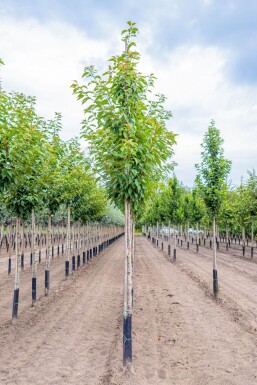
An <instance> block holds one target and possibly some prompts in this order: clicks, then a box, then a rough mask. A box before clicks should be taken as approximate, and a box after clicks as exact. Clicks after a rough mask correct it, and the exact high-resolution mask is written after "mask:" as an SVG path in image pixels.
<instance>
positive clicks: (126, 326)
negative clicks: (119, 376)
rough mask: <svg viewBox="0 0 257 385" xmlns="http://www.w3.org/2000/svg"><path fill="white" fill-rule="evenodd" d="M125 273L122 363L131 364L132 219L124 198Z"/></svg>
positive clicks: (128, 203)
mask: <svg viewBox="0 0 257 385" xmlns="http://www.w3.org/2000/svg"><path fill="white" fill-rule="evenodd" d="M125 221H126V226H125V250H126V256H125V274H124V285H125V287H124V309H123V364H124V366H125V367H126V368H130V367H131V365H132V312H133V309H132V304H133V300H132V296H133V293H132V290H133V286H132V223H131V222H132V221H131V206H130V202H129V201H127V200H125Z"/></svg>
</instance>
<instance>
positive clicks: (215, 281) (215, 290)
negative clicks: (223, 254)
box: [212, 218, 219, 297]
mask: <svg viewBox="0 0 257 385" xmlns="http://www.w3.org/2000/svg"><path fill="white" fill-rule="evenodd" d="M215 222H216V221H215V218H213V222H212V231H213V233H212V250H213V257H212V258H213V259H212V261H213V294H214V296H215V297H217V295H218V292H219V286H218V271H217V249H216V224H215Z"/></svg>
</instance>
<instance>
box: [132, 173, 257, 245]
mask: <svg viewBox="0 0 257 385" xmlns="http://www.w3.org/2000/svg"><path fill="white" fill-rule="evenodd" d="M248 175H249V177H248V178H247V179H246V180H245V181H242V183H241V184H240V185H239V186H233V185H231V184H229V185H227V187H226V189H225V192H224V197H223V199H222V202H221V207H220V212H219V215H218V217H217V228H218V231H219V232H220V233H222V234H226V232H227V233H229V234H234V235H238V236H240V237H241V238H242V239H243V240H244V239H245V237H246V236H248V237H250V238H252V239H254V236H255V234H256V233H257V223H256V219H257V175H256V173H255V171H254V170H253V171H249V172H248ZM169 221H170V222H171V224H172V225H175V226H177V227H178V229H179V230H180V232H181V228H183V231H182V232H183V233H184V232H187V227H190V228H194V229H196V228H197V224H198V226H199V228H200V227H201V229H203V230H204V229H205V230H206V234H207V233H210V230H211V216H210V214H209V212H208V211H207V209H206V205H205V202H204V199H203V196H202V194H201V191H200V190H199V188H198V186H197V185H195V186H194V187H193V188H189V187H187V186H184V185H183V183H182V182H180V181H179V179H178V178H177V177H176V175H173V176H172V177H171V178H169V179H168V180H167V183H160V184H158V185H157V186H156V189H155V190H154V192H152V194H151V195H150V197H149V198H148V199H147V201H146V203H145V205H144V207H143V208H142V210H141V212H140V213H139V216H138V222H137V224H138V226H140V225H143V224H149V225H150V224H156V223H157V222H158V223H160V224H161V223H165V224H167V223H168V222H169Z"/></svg>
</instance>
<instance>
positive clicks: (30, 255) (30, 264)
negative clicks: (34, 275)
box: [30, 253, 32, 266]
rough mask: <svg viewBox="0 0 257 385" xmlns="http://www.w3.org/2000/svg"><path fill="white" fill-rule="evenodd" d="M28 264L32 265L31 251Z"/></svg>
mask: <svg viewBox="0 0 257 385" xmlns="http://www.w3.org/2000/svg"><path fill="white" fill-rule="evenodd" d="M30 266H32V253H30Z"/></svg>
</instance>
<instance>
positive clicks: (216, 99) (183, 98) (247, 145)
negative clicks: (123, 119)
mask: <svg viewBox="0 0 257 385" xmlns="http://www.w3.org/2000/svg"><path fill="white" fill-rule="evenodd" d="M142 59H143V63H142V64H141V66H142V68H143V67H144V68H146V69H147V72H154V73H155V75H156V76H157V78H158V80H157V83H156V85H157V87H158V90H159V92H162V93H164V94H165V95H166V96H167V97H168V101H167V104H168V107H169V109H171V110H172V111H173V115H174V118H173V119H172V120H171V121H170V127H171V129H173V130H174V132H176V133H178V134H179V136H178V138H177V141H178V145H177V146H176V155H175V160H176V161H177V162H178V164H179V166H178V167H177V169H176V172H177V174H178V176H179V177H180V178H182V180H184V182H185V183H187V184H192V183H193V181H194V177H195V168H194V165H195V163H197V162H199V161H200V152H201V147H200V144H201V143H202V140H203V135H204V133H205V132H206V130H207V128H208V125H209V123H210V120H211V119H214V120H215V121H216V126H217V128H219V129H220V131H221V136H222V137H223V138H224V140H225V142H224V146H223V147H224V150H225V156H226V157H227V158H228V159H231V160H232V162H233V165H232V172H231V177H232V180H233V181H234V183H239V182H240V177H241V175H246V171H247V169H252V168H256V164H257V145H256V139H255V138H256V137H257V108H256V97H255V95H256V94H257V87H256V86H240V87H239V86H236V85H234V84H232V83H231V82H230V81H229V80H228V79H227V77H226V63H227V61H228V60H229V59H230V52H229V51H224V50H221V49H220V48H218V47H203V46H181V47H178V48H177V49H175V50H174V51H172V52H170V54H169V55H167V60H166V61H165V62H162V63H160V61H159V60H154V58H152V57H150V56H149V55H143V57H142Z"/></svg>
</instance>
